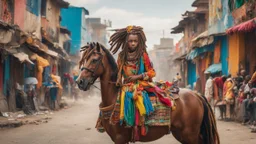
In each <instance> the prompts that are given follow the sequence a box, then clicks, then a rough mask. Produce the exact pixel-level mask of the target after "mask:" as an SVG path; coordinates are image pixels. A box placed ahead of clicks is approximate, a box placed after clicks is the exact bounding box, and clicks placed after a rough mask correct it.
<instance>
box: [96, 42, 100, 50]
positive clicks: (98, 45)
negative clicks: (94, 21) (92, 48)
mask: <svg viewBox="0 0 256 144" xmlns="http://www.w3.org/2000/svg"><path fill="white" fill-rule="evenodd" d="M96 45H97V51H98V52H100V44H99V43H98V42H97V44H96Z"/></svg>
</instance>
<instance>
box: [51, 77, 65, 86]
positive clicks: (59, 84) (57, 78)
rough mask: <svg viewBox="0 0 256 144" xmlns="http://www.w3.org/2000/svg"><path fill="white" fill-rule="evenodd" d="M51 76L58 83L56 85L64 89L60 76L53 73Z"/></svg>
mask: <svg viewBox="0 0 256 144" xmlns="http://www.w3.org/2000/svg"><path fill="white" fill-rule="evenodd" d="M51 78H52V80H53V81H54V82H55V83H56V85H57V86H58V88H59V89H63V87H62V85H61V82H60V78H59V76H56V75H53V74H51Z"/></svg>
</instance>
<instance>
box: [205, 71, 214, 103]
mask: <svg viewBox="0 0 256 144" xmlns="http://www.w3.org/2000/svg"><path fill="white" fill-rule="evenodd" d="M205 74H206V77H208V79H207V81H206V83H205V93H204V96H205V97H206V99H207V100H208V102H209V103H211V101H212V98H213V77H212V74H211V73H210V72H207V73H205Z"/></svg>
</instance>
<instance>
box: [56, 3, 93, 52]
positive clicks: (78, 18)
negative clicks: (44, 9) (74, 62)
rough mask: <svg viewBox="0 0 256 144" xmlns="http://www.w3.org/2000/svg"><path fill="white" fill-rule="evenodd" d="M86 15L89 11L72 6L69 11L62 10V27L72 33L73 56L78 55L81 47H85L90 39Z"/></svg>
mask: <svg viewBox="0 0 256 144" xmlns="http://www.w3.org/2000/svg"><path fill="white" fill-rule="evenodd" d="M85 15H89V11H88V10H86V9H85V8H83V7H74V6H70V7H68V8H67V9H61V18H62V20H61V26H62V27H66V28H67V29H69V30H70V31H71V33H72V34H71V49H70V54H71V55H77V54H78V53H79V50H80V48H81V46H83V45H85V44H86V43H87V42H88V41H90V38H89V37H88V34H87V27H86V22H85Z"/></svg>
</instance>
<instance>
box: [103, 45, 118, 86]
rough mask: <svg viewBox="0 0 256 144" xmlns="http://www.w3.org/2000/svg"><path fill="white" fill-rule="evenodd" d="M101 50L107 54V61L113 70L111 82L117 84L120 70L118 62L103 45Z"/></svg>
mask: <svg viewBox="0 0 256 144" xmlns="http://www.w3.org/2000/svg"><path fill="white" fill-rule="evenodd" d="M100 45H101V44H100ZM101 49H102V50H103V51H104V52H105V54H106V56H107V59H108V61H109V64H110V66H111V69H112V70H113V73H112V75H111V81H113V82H116V80H117V73H118V68H117V64H116V60H115V59H114V57H113V55H112V54H111V53H110V51H109V50H108V49H106V48H105V47H104V46H103V45H101Z"/></svg>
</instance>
